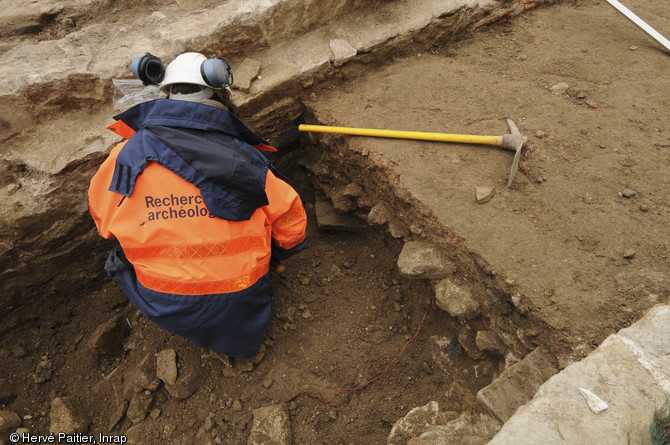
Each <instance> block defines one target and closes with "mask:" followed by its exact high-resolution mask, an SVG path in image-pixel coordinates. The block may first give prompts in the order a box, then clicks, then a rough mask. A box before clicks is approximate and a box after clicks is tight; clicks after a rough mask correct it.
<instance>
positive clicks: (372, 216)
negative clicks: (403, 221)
mask: <svg viewBox="0 0 670 445" xmlns="http://www.w3.org/2000/svg"><path fill="white" fill-rule="evenodd" d="M392 214H393V211H392V210H391V208H390V207H389V205H388V204H386V203H385V202H383V201H382V202H378V203H377V204H375V205H374V207H372V208H371V209H370V212H369V213H368V221H369V222H370V223H372V224H386V223H387V222H389V221H390V220H391V215H392Z"/></svg>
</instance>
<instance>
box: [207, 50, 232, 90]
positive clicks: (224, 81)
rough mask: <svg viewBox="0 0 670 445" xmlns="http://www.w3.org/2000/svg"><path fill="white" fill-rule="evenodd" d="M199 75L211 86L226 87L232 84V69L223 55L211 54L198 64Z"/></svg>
mask: <svg viewBox="0 0 670 445" xmlns="http://www.w3.org/2000/svg"><path fill="white" fill-rule="evenodd" d="M200 75H201V76H202V78H203V80H204V81H205V82H207V85H209V86H211V87H212V88H226V87H228V86H230V85H232V84H233V71H232V70H231V69H230V64H229V63H228V61H227V60H226V59H225V58H223V57H216V56H212V57H211V58H209V59H207V60H204V61H203V62H202V64H201V65H200Z"/></svg>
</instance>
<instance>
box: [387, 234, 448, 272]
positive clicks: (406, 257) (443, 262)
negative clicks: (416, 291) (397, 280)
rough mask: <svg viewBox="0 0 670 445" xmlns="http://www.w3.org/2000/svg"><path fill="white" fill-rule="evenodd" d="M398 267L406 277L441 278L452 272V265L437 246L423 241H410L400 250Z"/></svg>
mask: <svg viewBox="0 0 670 445" xmlns="http://www.w3.org/2000/svg"><path fill="white" fill-rule="evenodd" d="M398 269H399V270H400V273H401V274H402V275H404V276H406V277H408V278H428V279H435V280H441V279H443V278H447V277H448V276H450V275H452V274H453V272H454V265H453V264H452V263H451V261H449V259H448V258H447V257H446V256H445V255H444V253H443V252H441V251H440V250H439V248H438V247H436V246H433V245H431V244H429V243H427V242H424V241H410V242H408V243H405V245H404V246H403V248H402V251H401V252H400V256H399V257H398Z"/></svg>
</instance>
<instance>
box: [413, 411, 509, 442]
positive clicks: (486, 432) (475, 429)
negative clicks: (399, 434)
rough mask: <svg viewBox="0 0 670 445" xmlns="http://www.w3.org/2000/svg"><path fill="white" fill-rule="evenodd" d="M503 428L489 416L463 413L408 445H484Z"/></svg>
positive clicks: (432, 428)
mask: <svg viewBox="0 0 670 445" xmlns="http://www.w3.org/2000/svg"><path fill="white" fill-rule="evenodd" d="M501 426H502V425H501V423H500V422H498V421H497V420H495V419H493V418H491V417H489V416H486V415H483V414H474V415H473V414H470V413H463V414H462V415H461V416H460V417H459V418H457V419H455V420H452V421H451V422H449V423H447V424H446V425H436V426H433V427H430V428H428V430H427V431H426V432H425V433H423V434H421V435H420V436H419V437H418V439H417V438H414V439H411V440H410V441H409V442H407V445H444V444H458V445H484V444H485V443H488V441H489V440H491V438H493V436H495V434H496V433H497V432H498V431H500V427H501Z"/></svg>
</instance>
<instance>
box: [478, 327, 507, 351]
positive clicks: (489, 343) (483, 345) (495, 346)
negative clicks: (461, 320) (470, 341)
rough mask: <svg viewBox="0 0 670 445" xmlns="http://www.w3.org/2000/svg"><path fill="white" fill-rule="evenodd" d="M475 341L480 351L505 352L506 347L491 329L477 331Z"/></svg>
mask: <svg viewBox="0 0 670 445" xmlns="http://www.w3.org/2000/svg"><path fill="white" fill-rule="evenodd" d="M475 343H476V344H477V347H478V348H479V350H480V351H487V352H493V353H494V354H498V355H504V354H505V352H507V347H506V346H505V345H504V344H503V343H502V342H501V341H500V338H498V336H497V335H496V333H495V332H493V331H478V332H477V337H476V338H475Z"/></svg>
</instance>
